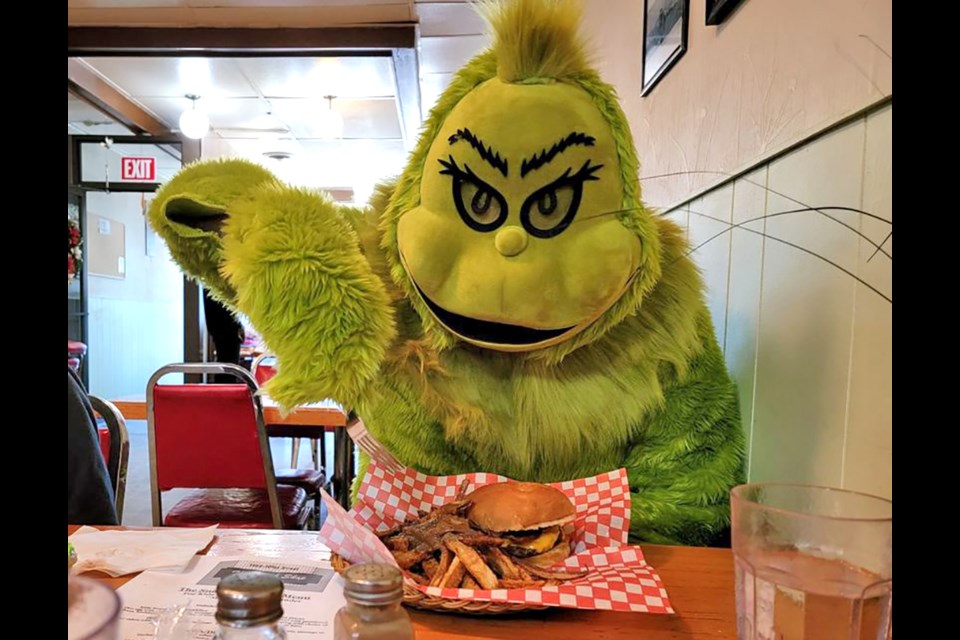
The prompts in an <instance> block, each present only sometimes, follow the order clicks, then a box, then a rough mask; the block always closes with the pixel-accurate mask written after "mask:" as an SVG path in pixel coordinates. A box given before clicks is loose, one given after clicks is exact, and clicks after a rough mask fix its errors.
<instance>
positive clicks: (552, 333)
mask: <svg viewBox="0 0 960 640" xmlns="http://www.w3.org/2000/svg"><path fill="white" fill-rule="evenodd" d="M417 291H418V292H419V293H420V297H421V298H423V301H424V302H426V303H427V306H428V307H429V308H430V311H431V312H433V315H434V316H436V318H437V319H438V320H439V321H440V322H441V323H443V326H445V327H446V328H447V329H449V330H450V331H452V332H454V333H455V334H457V335H458V336H462V337H464V338H466V339H468V340H473V341H476V342H487V343H490V344H501V345H511V346H521V345H533V344H538V343H540V342H546V341H547V340H552V339H554V338H557V337H559V336H562V335H563V334H565V333H567V332H568V331H570V330H572V329H573V328H574V327H565V328H563V329H530V328H529V327H520V326H517V325H513V324H502V323H499V322H487V321H486V320H477V319H476V318H468V317H467V316H461V315H460V314H457V313H453V312H452V311H447V310H446V309H444V308H443V307H441V306H440V305H438V304H437V303H435V302H434V301H433V300H431V299H430V298H429V297H428V296H427V294H425V293H424V292H423V289H421V288H420V287H419V286H417Z"/></svg>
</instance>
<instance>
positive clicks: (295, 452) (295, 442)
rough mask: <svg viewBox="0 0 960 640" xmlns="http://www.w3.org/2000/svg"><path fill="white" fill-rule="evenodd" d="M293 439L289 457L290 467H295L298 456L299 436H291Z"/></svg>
mask: <svg viewBox="0 0 960 640" xmlns="http://www.w3.org/2000/svg"><path fill="white" fill-rule="evenodd" d="M292 440H293V457H292V458H291V459H290V468H291V469H297V468H298V467H297V460H298V459H299V458H300V438H292Z"/></svg>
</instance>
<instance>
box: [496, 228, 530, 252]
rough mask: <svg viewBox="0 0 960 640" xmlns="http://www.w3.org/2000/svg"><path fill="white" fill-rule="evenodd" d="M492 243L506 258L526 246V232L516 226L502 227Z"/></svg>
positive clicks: (521, 250)
mask: <svg viewBox="0 0 960 640" xmlns="http://www.w3.org/2000/svg"><path fill="white" fill-rule="evenodd" d="M493 243H494V244H495V245H496V247H497V251H499V252H500V253H501V254H503V255H504V256H506V257H508V258H512V257H513V256H515V255H519V254H520V253H522V252H523V250H524V249H526V248H527V232H526V231H524V230H523V229H521V228H520V227H517V226H509V227H504V228H503V229H501V230H500V233H498V234H497V237H496V239H495V240H494V241H493Z"/></svg>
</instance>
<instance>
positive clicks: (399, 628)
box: [334, 564, 413, 640]
mask: <svg viewBox="0 0 960 640" xmlns="http://www.w3.org/2000/svg"><path fill="white" fill-rule="evenodd" d="M343 579H344V585H343V596H344V598H345V599H346V601H347V604H346V606H345V607H343V608H342V609H340V611H339V612H337V617H336V620H335V621H334V638H335V640H413V625H411V624H410V617H409V616H408V615H407V612H406V611H404V609H403V607H402V606H401V602H402V601H403V576H402V575H401V574H400V570H399V569H397V568H396V567H393V566H390V565H388V564H357V565H353V566H352V567H350V568H349V569H347V570H346V571H345V572H344V574H343Z"/></svg>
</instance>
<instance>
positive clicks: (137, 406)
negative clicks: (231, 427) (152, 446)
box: [111, 396, 353, 508]
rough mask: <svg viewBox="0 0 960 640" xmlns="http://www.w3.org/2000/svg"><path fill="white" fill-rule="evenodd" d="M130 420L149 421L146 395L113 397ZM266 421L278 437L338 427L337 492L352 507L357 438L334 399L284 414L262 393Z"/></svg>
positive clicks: (335, 438) (314, 433)
mask: <svg viewBox="0 0 960 640" xmlns="http://www.w3.org/2000/svg"><path fill="white" fill-rule="evenodd" d="M111 402H113V404H114V405H116V407H117V409H119V411H120V413H121V414H122V415H123V417H124V418H125V419H127V420H146V419H147V401H146V398H145V397H144V396H125V397H123V398H118V399H116V400H111ZM262 404H263V420H264V422H265V423H266V425H267V435H268V436H271V437H277V438H290V437H301V438H312V439H317V438H321V437H323V433H324V430H325V429H327V428H330V427H335V429H334V432H333V449H334V455H333V479H332V480H333V491H334V495H335V496H336V498H337V500H338V501H339V502H340V504H342V505H343V506H344V507H346V508H349V506H350V502H349V501H350V486H351V484H352V483H353V464H352V462H353V441H352V440H350V438H349V436H347V433H346V429H344V428H343V427H345V426H346V424H347V416H346V414H345V413H344V412H343V409H341V408H340V406H339V405H338V404H337V403H335V402H334V401H332V400H325V401H323V402H318V403H316V404H310V405H306V406H304V407H299V408H297V409H295V410H294V411H291V412H290V413H288V414H286V415H284V414H283V413H282V412H281V411H280V407H279V406H277V403H276V402H274V401H273V400H271V399H270V398H268V397H266V396H262Z"/></svg>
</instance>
